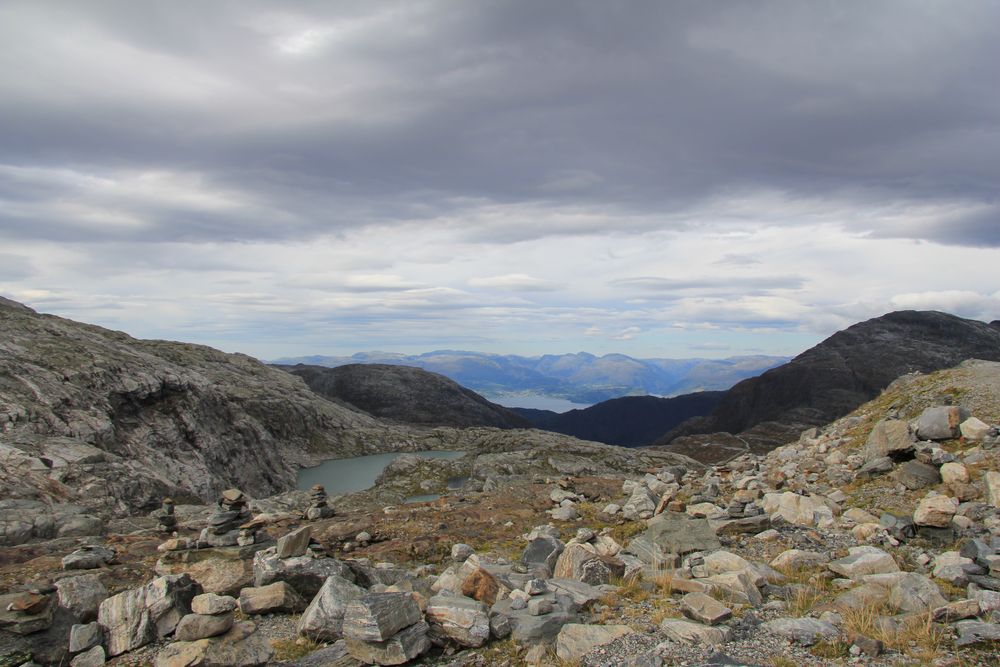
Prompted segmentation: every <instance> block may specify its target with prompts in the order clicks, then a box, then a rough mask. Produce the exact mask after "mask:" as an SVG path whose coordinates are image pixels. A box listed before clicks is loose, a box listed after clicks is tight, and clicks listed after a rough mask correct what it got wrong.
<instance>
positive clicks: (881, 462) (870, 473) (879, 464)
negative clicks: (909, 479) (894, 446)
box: [854, 456, 895, 479]
mask: <svg viewBox="0 0 1000 667" xmlns="http://www.w3.org/2000/svg"><path fill="white" fill-rule="evenodd" d="M894 466H895V464H894V463H893V461H892V459H891V458H889V457H888V456H880V457H879V458H877V459H872V460H871V461H869V462H868V463H866V464H864V465H863V466H861V468H859V469H858V471H857V472H856V473H854V476H855V477H856V478H857V479H872V478H874V477H878V476H880V475H884V474H885V473H887V472H891V471H892V469H893V467H894Z"/></svg>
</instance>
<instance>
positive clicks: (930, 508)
mask: <svg viewBox="0 0 1000 667" xmlns="http://www.w3.org/2000/svg"><path fill="white" fill-rule="evenodd" d="M957 511H958V500H957V499H955V498H951V497H949V496H942V495H928V496H925V497H924V498H922V499H921V500H920V502H919V503H918V504H917V509H915V510H914V511H913V523H915V524H917V525H918V526H931V527H934V528H947V527H949V526H950V525H951V520H952V518H953V517H954V516H955V512H957Z"/></svg>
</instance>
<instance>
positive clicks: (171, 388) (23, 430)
mask: <svg viewBox="0 0 1000 667" xmlns="http://www.w3.org/2000/svg"><path fill="white" fill-rule="evenodd" d="M398 440H399V434H398V433H395V432H393V431H392V430H390V429H387V428H386V427H385V426H384V425H382V424H380V423H378V422H377V421H376V420H374V419H372V418H371V417H369V416H368V415H365V414H362V413H360V412H357V411H355V410H350V409H348V408H345V407H342V406H339V405H335V404H333V403H331V402H329V401H326V400H324V399H322V398H321V397H319V396H317V395H316V394H314V393H313V392H312V391H310V390H309V388H308V387H306V386H305V384H304V383H303V382H302V381H301V380H300V379H299V378H296V377H294V376H292V375H289V374H287V373H284V372H281V371H279V370H277V369H273V368H269V367H267V366H265V365H263V364H261V363H259V362H257V361H256V360H254V359H251V358H250V357H247V356H244V355H238V354H224V353H222V352H219V351H217V350H213V349H211V348H208V347H203V346H199V345H189V344H184V343H173V342H166V341H155V340H136V339H134V338H131V337H130V336H127V335H125V334H123V333H120V332H115V331H109V330H107V329H102V328H100V327H96V326H90V325H87V324H81V323H78V322H73V321H70V320H66V319H62V318H59V317H54V316H49V315H39V314H37V313H35V312H34V311H32V310H30V309H27V308H25V307H23V306H19V305H17V304H13V303H12V302H6V303H0V463H2V465H0V476H2V482H3V485H4V489H5V490H4V495H5V496H6V497H14V498H17V497H26V498H32V497H48V498H53V499H59V500H63V501H66V500H72V501H80V502H88V503H96V504H98V505H100V504H104V505H107V506H108V507H114V508H117V509H118V510H121V509H131V508H141V507H144V506H150V505H151V504H152V503H158V502H159V499H160V498H161V497H162V496H163V495H174V496H178V497H180V498H192V499H193V498H201V499H203V500H207V499H209V498H211V497H213V496H214V494H216V493H217V492H218V491H220V490H221V489H224V488H227V487H230V486H238V487H240V488H243V489H246V490H247V492H249V493H251V494H253V495H260V496H263V495H268V494H271V493H275V492H277V491H281V490H285V489H288V488H291V487H292V486H293V485H294V481H295V467H296V464H301V463H305V462H308V461H313V460H315V459H316V458H318V457H326V458H329V457H335V456H347V455H353V454H361V453H369V452H375V451H384V450H387V449H388V448H390V447H396V446H399V448H401V449H405V448H406V446H405V444H404V445H402V446H400V443H399V442H398ZM38 462H41V464H42V465H41V466H39V463H38ZM57 473H58V474H57Z"/></svg>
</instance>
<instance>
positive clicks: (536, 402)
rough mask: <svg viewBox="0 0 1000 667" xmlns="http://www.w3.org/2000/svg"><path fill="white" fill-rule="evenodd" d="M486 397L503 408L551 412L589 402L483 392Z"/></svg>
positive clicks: (532, 395)
mask: <svg viewBox="0 0 1000 667" xmlns="http://www.w3.org/2000/svg"><path fill="white" fill-rule="evenodd" d="M484 396H486V398H488V399H489V400H491V401H493V402H494V403H497V404H499V405H502V406H504V407H505V408H534V409H536V410H551V411H552V412H569V411H570V410H578V409H579V410H582V409H583V408H589V407H590V406H591V405H592V404H591V403H574V402H572V401H567V400H566V399H565V398H555V397H554V396H545V395H543V394H528V393H523V394H484Z"/></svg>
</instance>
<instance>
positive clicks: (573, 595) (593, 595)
mask: <svg viewBox="0 0 1000 667" xmlns="http://www.w3.org/2000/svg"><path fill="white" fill-rule="evenodd" d="M546 585H547V586H548V588H549V589H550V590H552V591H554V592H555V593H558V594H560V595H564V596H566V597H568V598H569V599H570V600H571V601H572V602H573V604H574V605H575V606H576V607H578V608H580V609H588V608H589V607H591V606H592V605H593V604H594V603H595V602H597V601H599V600H600V599H601V598H603V597H604V596H605V594H606V593H605V591H604V590H602V589H601V588H598V587H597V586H591V585H590V584H587V583H584V582H582V581H576V580H574V579H549V580H548V581H547V582H546Z"/></svg>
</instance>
